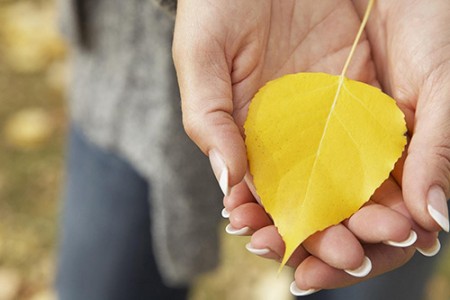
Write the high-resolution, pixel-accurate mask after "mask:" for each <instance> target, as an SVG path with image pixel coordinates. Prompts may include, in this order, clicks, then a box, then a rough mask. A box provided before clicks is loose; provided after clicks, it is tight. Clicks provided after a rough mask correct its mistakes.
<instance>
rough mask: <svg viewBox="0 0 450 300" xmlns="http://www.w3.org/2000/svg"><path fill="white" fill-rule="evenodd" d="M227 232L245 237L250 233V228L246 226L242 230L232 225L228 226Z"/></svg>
mask: <svg viewBox="0 0 450 300" xmlns="http://www.w3.org/2000/svg"><path fill="white" fill-rule="evenodd" d="M225 231H226V232H227V233H228V234H231V235H245V234H249V233H250V228H249V227H247V226H245V227H242V228H240V229H236V228H234V227H233V226H231V224H228V225H227V227H225Z"/></svg>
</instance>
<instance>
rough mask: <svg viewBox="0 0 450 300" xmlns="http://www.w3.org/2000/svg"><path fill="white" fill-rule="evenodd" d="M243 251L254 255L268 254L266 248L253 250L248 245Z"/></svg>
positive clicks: (268, 250) (268, 251)
mask: <svg viewBox="0 0 450 300" xmlns="http://www.w3.org/2000/svg"><path fill="white" fill-rule="evenodd" d="M245 249H247V250H248V252H250V253H252V254H256V255H266V254H269V253H270V249H268V248H262V249H258V248H253V247H252V245H251V244H250V243H248V244H246V245H245Z"/></svg>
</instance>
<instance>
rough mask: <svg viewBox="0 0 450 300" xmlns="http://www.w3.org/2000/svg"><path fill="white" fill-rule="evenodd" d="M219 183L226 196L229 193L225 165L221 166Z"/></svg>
mask: <svg viewBox="0 0 450 300" xmlns="http://www.w3.org/2000/svg"><path fill="white" fill-rule="evenodd" d="M219 185H220V189H221V190H222V192H223V194H224V195H225V196H228V195H229V194H230V187H229V186H228V169H227V168H226V167H225V168H223V170H222V172H221V173H220V178H219Z"/></svg>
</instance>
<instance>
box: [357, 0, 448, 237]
mask: <svg viewBox="0 0 450 300" xmlns="http://www.w3.org/2000/svg"><path fill="white" fill-rule="evenodd" d="M354 2H355V5H356V8H357V9H358V11H359V13H360V14H361V15H362V14H363V12H364V9H365V6H366V4H367V1H365V0H355V1H354ZM449 20H450V2H449V1H447V0H436V1H432V2H430V1H426V0H419V1H406V0H400V1H388V0H379V1H377V2H376V3H375V6H374V10H373V13H372V15H371V17H370V19H369V22H368V24H367V27H366V32H367V35H368V40H369V42H370V47H371V49H372V53H373V57H374V61H375V64H376V69H377V74H378V76H377V78H378V80H379V82H380V83H381V86H382V87H383V89H384V90H385V91H386V92H387V93H388V94H390V95H391V96H393V97H394V99H396V101H397V103H398V105H399V107H400V108H401V109H402V110H403V112H404V113H405V115H406V121H407V125H408V130H409V134H410V135H411V142H410V143H409V148H408V154H407V156H406V158H405V162H404V166H403V168H399V169H398V170H396V172H394V173H393V174H394V177H395V179H396V181H397V182H398V183H399V184H401V185H402V190H403V197H404V199H405V203H406V206H407V208H408V210H409V211H410V213H411V215H412V216H413V217H414V220H415V221H416V222H417V223H418V224H419V225H420V226H422V227H423V228H425V229H427V230H429V231H438V230H441V229H444V230H445V231H447V232H448V231H449V221H448V208H447V203H446V202H447V199H448V198H449V196H450V26H448V21H449ZM402 169H403V170H402Z"/></svg>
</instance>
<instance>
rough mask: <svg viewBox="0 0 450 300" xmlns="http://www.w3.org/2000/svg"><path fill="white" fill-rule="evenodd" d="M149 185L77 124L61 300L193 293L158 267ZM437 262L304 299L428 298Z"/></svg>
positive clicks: (420, 262) (419, 261)
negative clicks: (169, 282) (168, 281)
mask: <svg viewBox="0 0 450 300" xmlns="http://www.w3.org/2000/svg"><path fill="white" fill-rule="evenodd" d="M149 188H150V187H149V185H148V183H147V182H146V181H145V180H144V179H143V178H142V177H141V176H139V175H138V174H137V173H136V171H134V170H133V168H132V167H131V166H130V165H129V164H128V163H127V162H125V161H124V160H122V159H121V158H120V157H118V156H117V155H115V154H113V153H107V152H105V151H102V150H100V149H98V148H97V147H96V146H94V145H92V144H91V143H89V142H88V141H87V140H86V138H85V137H84V136H83V135H82V133H81V132H79V131H78V130H77V129H72V131H71V133H70V143H69V152H68V163H67V184H66V194H65V205H64V215H63V218H62V240H61V244H60V256H59V264H58V275H57V290H58V294H59V296H60V299H61V300H79V299H83V300H103V299H105V300H128V299H131V300H139V299H155V300H157V299H162V300H165V299H168V300H178V299H179V300H182V299H186V298H187V294H188V288H187V287H186V288H180V289H173V288H169V287H167V286H165V285H164V283H163V282H162V279H161V277H160V275H159V271H158V269H157V267H156V264H155V261H154V258H153V254H152V242H151V236H150V230H149V228H150V220H149V209H151V208H149V205H148V191H149ZM441 240H442V238H441ZM435 262H436V257H434V258H425V257H423V256H421V255H420V254H418V253H417V254H416V255H415V257H414V258H413V259H412V260H411V261H410V262H408V264H407V265H406V266H404V267H402V268H400V269H398V270H396V271H393V272H390V273H387V274H385V275H382V276H379V277H377V278H374V279H372V280H369V281H366V282H364V283H361V284H358V285H355V286H352V287H348V288H342V289H337V290H329V291H327V290H324V291H321V292H318V293H316V294H313V295H311V296H307V297H299V298H298V299H305V300H344V299H345V300H351V299H357V300H398V299H408V300H419V299H423V293H424V290H425V288H424V287H425V284H426V282H427V279H428V278H429V277H430V275H431V272H432V270H433V266H434V263H435ZM286 288H288V287H286Z"/></svg>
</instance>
